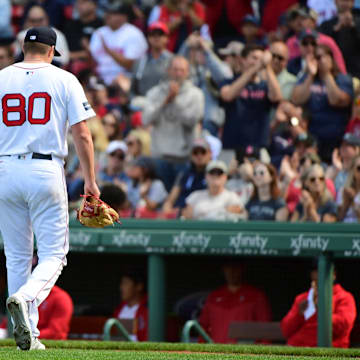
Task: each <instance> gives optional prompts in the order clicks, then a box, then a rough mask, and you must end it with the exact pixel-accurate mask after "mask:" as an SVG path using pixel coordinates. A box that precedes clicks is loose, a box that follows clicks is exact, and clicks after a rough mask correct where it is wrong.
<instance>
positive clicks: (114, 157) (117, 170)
mask: <svg viewBox="0 0 360 360" xmlns="http://www.w3.org/2000/svg"><path fill="white" fill-rule="evenodd" d="M127 151H128V148H127V145H126V144H125V142H124V141H120V140H113V141H111V142H110V144H109V145H108V147H107V149H106V154H107V158H106V161H107V164H106V167H105V169H103V170H102V171H100V173H99V174H98V179H99V182H100V183H102V184H103V183H105V182H107V183H114V184H116V185H118V186H124V185H125V184H127V183H129V182H130V179H129V177H128V176H127V175H126V173H125V171H124V165H125V157H126V153H127Z"/></svg>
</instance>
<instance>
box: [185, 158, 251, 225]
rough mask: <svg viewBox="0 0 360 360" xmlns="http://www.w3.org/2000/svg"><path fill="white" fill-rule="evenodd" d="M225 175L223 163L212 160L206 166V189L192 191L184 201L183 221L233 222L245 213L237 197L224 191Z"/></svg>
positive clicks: (225, 169)
mask: <svg viewBox="0 0 360 360" xmlns="http://www.w3.org/2000/svg"><path fill="white" fill-rule="evenodd" d="M227 173H228V168H227V166H226V164H225V163H224V162H223V161H220V160H213V161H211V162H210V163H209V164H208V165H207V166H206V177H205V179H206V183H207V189H205V190H198V191H194V192H192V193H191V194H190V195H189V196H188V197H187V198H186V199H185V202H186V207H185V208H184V210H183V212H182V215H183V217H184V218H185V219H198V220H230V219H231V220H235V219H239V217H240V216H242V214H244V213H245V212H244V207H243V204H242V202H241V200H240V198H239V196H238V195H237V194H236V193H235V192H233V191H230V190H227V189H225V184H226V181H227Z"/></svg>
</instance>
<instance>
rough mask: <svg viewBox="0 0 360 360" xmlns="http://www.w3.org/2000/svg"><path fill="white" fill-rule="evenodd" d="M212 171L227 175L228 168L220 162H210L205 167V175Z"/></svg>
mask: <svg viewBox="0 0 360 360" xmlns="http://www.w3.org/2000/svg"><path fill="white" fill-rule="evenodd" d="M214 169H219V170H222V171H223V172H224V173H225V174H227V172H228V168H227V166H226V164H225V163H224V162H223V161H221V160H212V161H210V162H209V164H208V165H207V166H206V172H207V173H208V172H210V171H211V170H214Z"/></svg>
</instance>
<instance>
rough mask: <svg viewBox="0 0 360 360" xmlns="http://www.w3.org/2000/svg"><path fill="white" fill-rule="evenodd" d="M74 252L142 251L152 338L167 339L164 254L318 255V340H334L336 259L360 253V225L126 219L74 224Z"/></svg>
mask: <svg viewBox="0 0 360 360" xmlns="http://www.w3.org/2000/svg"><path fill="white" fill-rule="evenodd" d="M70 251H72V252H74V253H76V252H87V253H119V254H139V255H140V254H141V255H144V256H146V257H147V264H148V285H149V288H148V290H149V311H150V315H149V316H150V318H149V338H150V340H151V341H163V340H164V339H165V310H164V308H165V305H164V304H165V294H166V288H165V285H164V284H165V283H166V281H165V276H166V263H165V258H167V257H171V255H176V256H181V255H184V256H185V255H186V256H192V255H193V256H202V255H203V256H217V257H219V256H220V257H221V256H232V257H236V256H239V257H288V258H300V257H301V258H307V257H316V258H317V259H318V270H319V287H320V289H319V295H320V296H319V331H318V344H319V345H320V346H330V345H331V306H330V304H331V299H332V291H331V290H332V286H331V285H332V275H331V274H332V271H333V266H332V264H333V260H334V259H336V258H341V259H347V258H348V259H350V258H353V259H356V258H358V257H360V224H359V225H358V224H342V223H336V224H315V223H314V224H313V223H294V224H292V223H276V222H215V221H213V222H208V221H189V220H187V221H182V220H135V219H128V220H123V224H122V225H116V226H114V227H107V228H105V229H89V228H85V227H83V226H82V225H81V224H80V223H78V222H77V221H74V220H73V221H71V223H70Z"/></svg>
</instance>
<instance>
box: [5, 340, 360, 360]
mask: <svg viewBox="0 0 360 360" xmlns="http://www.w3.org/2000/svg"><path fill="white" fill-rule="evenodd" d="M44 344H45V345H46V347H47V350H46V351H30V352H26V351H18V350H16V348H15V343H14V341H13V340H2V341H0V359H1V360H2V359H5V360H12V359H56V360H62V359H64V360H65V359H66V360H68V359H79V360H81V359H86V360H88V359H89V360H92V359H100V360H101V359H120V360H122V359H126V360H165V359H166V360H167V359H169V360H173V359H174V360H175V359H176V360H183V359H184V360H185V359H186V360H196V359H204V360H220V359H221V360H230V359H234V360H244V359H261V360H279V359H281V360H285V359H286V360H292V359H294V360H324V359H329V360H334V359H349V358H355V357H357V358H360V349H325V348H294V347H289V346H261V345H218V344H184V343H126V342H115V341H50V340H49V341H44Z"/></svg>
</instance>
